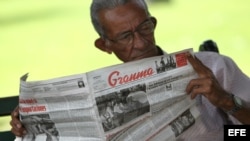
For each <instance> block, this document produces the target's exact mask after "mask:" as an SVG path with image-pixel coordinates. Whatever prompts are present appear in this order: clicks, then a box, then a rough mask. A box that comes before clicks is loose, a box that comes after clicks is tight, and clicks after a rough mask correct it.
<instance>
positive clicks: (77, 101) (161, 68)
mask: <svg viewBox="0 0 250 141" xmlns="http://www.w3.org/2000/svg"><path fill="white" fill-rule="evenodd" d="M187 52H190V53H191V54H193V51H192V49H187V50H183V51H180V52H176V53H172V54H169V55H162V56H156V57H151V58H146V59H142V60H138V61H133V62H129V63H124V64H119V65H114V66H109V67H106V68H102V69H98V70H94V71H91V72H87V73H84V74H77V75H72V76H66V77H61V78H54V79H50V80H42V81H34V82H26V81H25V79H21V83H20V101H19V107H20V120H21V121H22V123H23V124H24V126H25V127H26V129H27V130H28V134H27V135H26V136H25V137H23V141H33V140H38V141H43V140H51V141H66V140H67V141H68V140H70V141H80V140H90V141H92V140H93V141H99V140H100V141H121V140H122V141H123V140H128V141H144V140H145V141H149V140H154V141H155V140H159V141H162V140H175V139H176V138H178V136H179V135H180V134H181V133H183V132H184V131H185V130H188V128H189V127H190V126H192V125H193V124H194V122H195V119H196V118H198V117H199V112H198V110H197V109H196V107H195V102H194V101H193V100H190V98H189V97H188V96H187V94H186V93H185V88H186V85H187V84H188V82H189V81H190V80H191V79H194V78H196V77H197V74H196V73H195V71H194V70H193V68H192V66H191V65H190V64H189V62H188V61H187V59H186V57H185V54H186V53H187ZM26 77H27V76H25V77H23V78H26Z"/></svg>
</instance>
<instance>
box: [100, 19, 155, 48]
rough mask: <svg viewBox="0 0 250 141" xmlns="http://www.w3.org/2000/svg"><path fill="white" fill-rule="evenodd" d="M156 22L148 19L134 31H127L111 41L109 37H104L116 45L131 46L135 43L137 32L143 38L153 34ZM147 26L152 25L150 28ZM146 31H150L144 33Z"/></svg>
mask: <svg viewBox="0 0 250 141" xmlns="http://www.w3.org/2000/svg"><path fill="white" fill-rule="evenodd" d="M154 20H155V19H154V17H148V18H147V19H145V20H144V21H143V22H141V23H140V24H139V25H138V26H137V27H136V28H135V30H134V31H125V32H123V33H121V34H120V35H118V36H117V37H116V38H115V39H110V38H108V37H107V36H104V38H105V39H106V40H109V41H111V42H113V43H116V44H120V45H129V44H131V43H132V42H133V41H134V36H135V32H137V33H138V34H139V35H140V36H141V37H143V38H144V36H147V35H150V34H152V33H153V32H154V30H155V22H154ZM147 24H150V25H148V27H145V26H146V25H147ZM143 28H146V29H144V30H142V29H143ZM147 28H151V29H147ZM146 30H149V31H147V32H145V33H143V31H146Z"/></svg>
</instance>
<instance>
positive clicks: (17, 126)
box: [10, 106, 27, 137]
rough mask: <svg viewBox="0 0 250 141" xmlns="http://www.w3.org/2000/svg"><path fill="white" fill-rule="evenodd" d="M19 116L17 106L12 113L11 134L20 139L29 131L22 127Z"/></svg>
mask: <svg viewBox="0 0 250 141" xmlns="http://www.w3.org/2000/svg"><path fill="white" fill-rule="evenodd" d="M18 116H19V107H18V106H17V107H16V108H15V109H14V111H13V112H12V113H11V121H10V125H11V127H12V128H11V132H12V133H13V134H15V135H16V136H18V137H22V136H24V135H25V134H26V133H27V131H26V130H25V129H24V127H23V126H22V123H21V122H20V120H19V117H18Z"/></svg>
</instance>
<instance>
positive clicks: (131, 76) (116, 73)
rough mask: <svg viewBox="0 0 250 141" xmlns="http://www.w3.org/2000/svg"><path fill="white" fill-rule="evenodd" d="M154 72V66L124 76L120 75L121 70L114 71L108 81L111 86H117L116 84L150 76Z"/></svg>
mask: <svg viewBox="0 0 250 141" xmlns="http://www.w3.org/2000/svg"><path fill="white" fill-rule="evenodd" d="M153 74H154V70H153V69H152V68H148V69H145V70H142V71H139V72H135V73H131V74H126V75H124V76H120V72H119V71H113V72H111V73H110V75H109V77H108V83H109V85H110V86H111V87H115V86H116V85H118V84H119V85H121V84H125V83H128V82H132V81H135V80H139V79H142V78H146V77H149V76H151V75H153Z"/></svg>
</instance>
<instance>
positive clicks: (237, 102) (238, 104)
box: [224, 94, 243, 115]
mask: <svg viewBox="0 0 250 141" xmlns="http://www.w3.org/2000/svg"><path fill="white" fill-rule="evenodd" d="M230 99H231V100H230V101H231V103H232V106H230V107H231V108H228V109H227V110H224V111H225V112H226V113H227V114H230V115H233V114H235V113H236V112H238V111H239V110H240V109H242V107H243V102H242V100H241V99H240V98H239V97H238V96H235V95H234V94H231V95H230ZM230 105H231V104H230Z"/></svg>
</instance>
